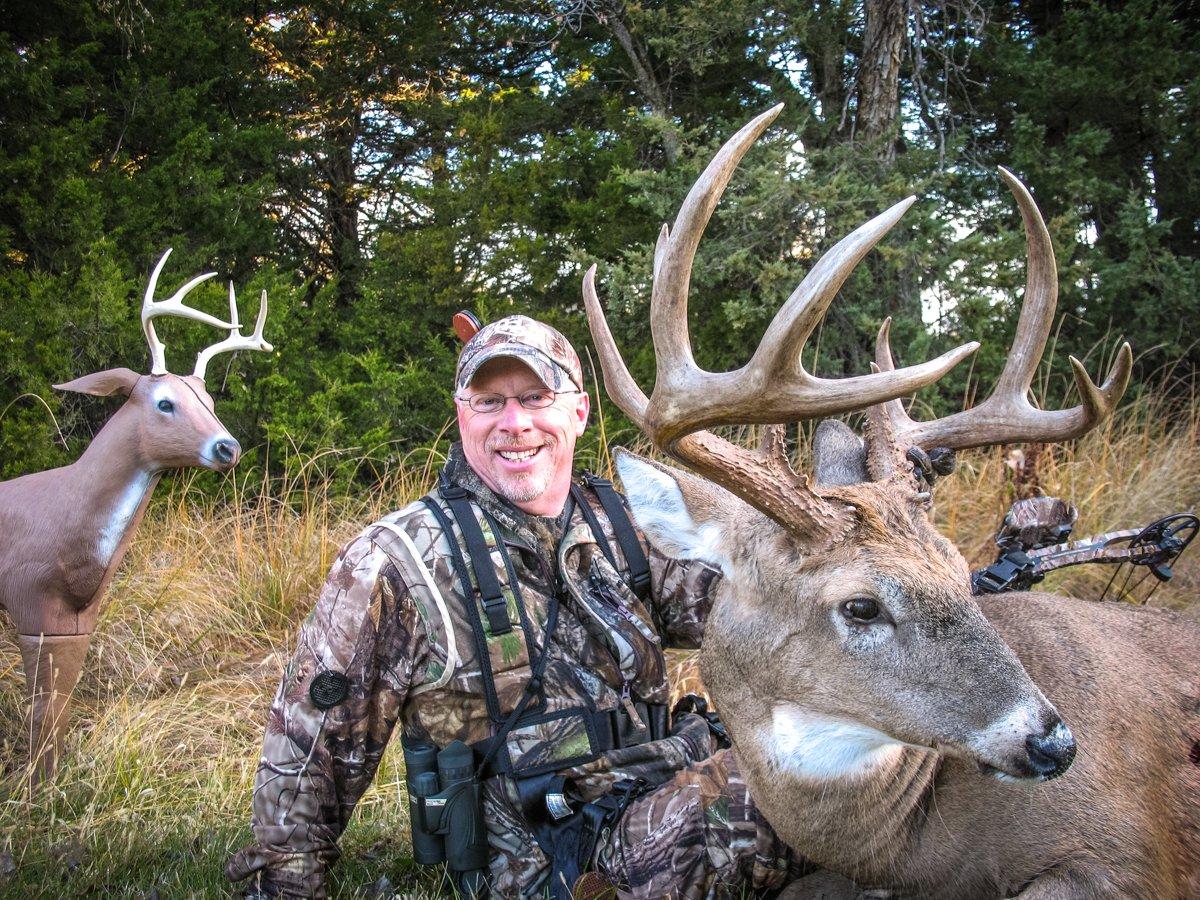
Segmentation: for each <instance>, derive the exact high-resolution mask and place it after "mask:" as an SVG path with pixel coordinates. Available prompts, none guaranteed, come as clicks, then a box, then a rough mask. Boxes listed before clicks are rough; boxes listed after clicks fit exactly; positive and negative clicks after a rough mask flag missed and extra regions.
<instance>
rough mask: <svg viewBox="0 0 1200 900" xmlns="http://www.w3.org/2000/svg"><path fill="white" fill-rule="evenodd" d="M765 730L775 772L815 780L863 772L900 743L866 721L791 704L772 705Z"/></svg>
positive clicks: (896, 749)
mask: <svg viewBox="0 0 1200 900" xmlns="http://www.w3.org/2000/svg"><path fill="white" fill-rule="evenodd" d="M765 730H766V731H767V732H768V733H767V735H765V737H766V738H767V740H766V742H765V743H766V745H767V746H769V747H770V748H771V751H770V752H771V756H772V758H773V761H774V762H775V764H776V765H777V766H778V767H779V770H780V772H781V773H783V774H788V775H795V776H799V777H801V778H809V779H813V780H815V781H826V780H831V779H837V778H846V777H848V776H855V775H865V774H866V773H867V772H869V771H870V770H871V769H873V768H874V767H875V766H878V765H880V764H881V763H884V762H886V761H888V760H890V759H892V758H894V757H895V756H896V754H898V753H899V752H900V751H901V749H902V748H903V747H904V744H903V743H901V742H900V741H897V740H896V739H895V738H892V737H889V736H888V735H886V734H884V733H883V732H882V731H878V730H876V729H874V728H871V727H870V726H869V725H861V724H859V723H858V722H851V721H848V720H846V719H835V718H831V717H828V716H821V715H817V714H815V713H810V712H808V711H806V710H804V709H802V708H801V707H799V706H796V705H795V704H792V703H778V704H776V705H775V709H774V711H773V713H772V717H771V725H770V727H769V729H765Z"/></svg>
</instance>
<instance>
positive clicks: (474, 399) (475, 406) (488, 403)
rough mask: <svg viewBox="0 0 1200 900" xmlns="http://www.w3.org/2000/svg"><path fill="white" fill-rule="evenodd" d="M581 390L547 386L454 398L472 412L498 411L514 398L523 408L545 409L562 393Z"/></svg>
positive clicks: (577, 392)
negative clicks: (512, 393)
mask: <svg viewBox="0 0 1200 900" xmlns="http://www.w3.org/2000/svg"><path fill="white" fill-rule="evenodd" d="M581 393H583V392H582V391H552V390H550V389H549V388H534V389H533V390H531V391H525V392H523V393H520V394H514V395H510V396H507V397H506V396H505V395H504V394H493V393H486V394H473V395H472V396H470V397H455V398H454V399H455V400H458V401H461V402H462V403H465V404H467V406H469V407H471V409H472V410H473V411H474V412H477V413H484V414H485V415H486V414H488V413H498V412H500V410H502V409H504V406H505V404H506V403H508V401H509V400H516V401H517V402H518V403H520V404H521V406H523V407H524V408H525V409H545V408H546V407H548V406H553V405H554V401H555V400H557V399H558V398H559V397H561V396H562V395H563V394H581Z"/></svg>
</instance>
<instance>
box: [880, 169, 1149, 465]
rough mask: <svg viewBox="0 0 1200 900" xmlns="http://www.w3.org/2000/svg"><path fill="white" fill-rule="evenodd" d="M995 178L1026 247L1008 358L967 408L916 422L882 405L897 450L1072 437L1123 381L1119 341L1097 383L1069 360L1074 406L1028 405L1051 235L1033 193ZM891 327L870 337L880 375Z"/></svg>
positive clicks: (1048, 291)
mask: <svg viewBox="0 0 1200 900" xmlns="http://www.w3.org/2000/svg"><path fill="white" fill-rule="evenodd" d="M1000 176H1001V178H1003V179H1004V182H1005V184H1007V185H1008V189H1009V190H1010V191H1011V192H1012V194H1013V196H1014V197H1015V198H1016V201H1017V206H1018V208H1019V209H1020V210H1021V219H1022V221H1023V222H1024V225H1025V237H1026V240H1027V242H1028V244H1029V251H1028V262H1027V267H1026V282H1025V297H1024V300H1023V301H1022V304H1021V316H1020V318H1019V319H1018V320H1017V332H1016V336H1015V337H1014V338H1013V344H1012V348H1011V349H1010V350H1009V351H1008V360H1007V362H1005V364H1004V371H1003V372H1002V373H1001V374H1000V378H999V380H998V381H997V382H996V388H995V390H994V391H993V392H992V395H991V396H990V397H988V398H987V399H986V400H984V401H983V402H982V403H980V404H979V405H978V406H976V407H973V408H972V409H968V410H964V411H962V412H959V413H954V414H953V415H950V416H946V417H944V418H941V419H935V420H933V421H930V422H915V421H913V420H912V419H911V418H909V416H908V414H907V413H905V411H904V407H903V405H902V404H901V403H900V401H899V400H893V401H889V402H888V403H886V404H884V409H883V413H884V414H885V415H884V421H879V419H878V418H876V424H877V427H886V426H888V425H890V428H891V430H892V432H893V438H894V442H895V444H896V445H897V447H898V448H899V449H901V450H903V449H905V448H906V447H913V446H918V447H923V448H926V449H928V448H930V447H951V448H953V449H956V450H961V449H965V448H967V447H986V446H990V445H993V444H1006V443H1012V442H1015V441H1044V442H1049V443H1053V442H1057V441H1066V440H1070V439H1072V438H1077V437H1079V436H1080V435H1082V434H1085V433H1086V432H1088V431H1090V430H1091V429H1093V428H1095V427H1096V425H1098V424H1099V423H1100V422H1101V421H1103V420H1104V419H1105V418H1106V417H1107V416H1108V415H1110V414H1111V413H1112V411H1113V408H1114V407H1115V406H1116V404H1117V402H1118V401H1119V400H1120V399H1121V396H1122V395H1123V394H1124V393H1125V388H1126V387H1127V386H1128V384H1129V375H1130V372H1131V371H1132V368H1133V352H1132V351H1131V350H1130V348H1129V344H1128V343H1123V344H1121V346H1120V347H1119V348H1118V350H1117V356H1116V359H1115V360H1114V361H1113V364H1112V367H1111V368H1110V369H1109V372H1108V377H1107V378H1105V379H1104V383H1103V384H1102V385H1100V386H1099V387H1097V386H1096V384H1095V382H1093V381H1092V379H1091V378H1090V377H1089V376H1088V373H1087V370H1086V369H1085V368H1084V367H1083V363H1081V362H1080V361H1079V360H1077V359H1076V358H1075V357H1073V356H1072V357H1070V360H1071V369H1072V371H1073V373H1074V376H1075V385H1076V387H1078V389H1079V396H1080V399H1081V403H1080V405H1079V406H1076V407H1073V408H1071V409H1059V410H1047V409H1037V408H1036V407H1034V406H1033V404H1032V403H1030V401H1029V388H1030V385H1031V384H1032V383H1033V376H1034V374H1035V372H1036V371H1037V367H1038V363H1039V362H1040V361H1041V358H1042V352H1043V351H1044V350H1045V348H1046V340H1047V338H1048V337H1049V335H1050V328H1051V326H1052V325H1053V324H1054V311H1055V307H1056V305H1057V303H1058V273H1057V268H1056V266H1055V261H1054V247H1053V245H1052V244H1051V242H1050V232H1049V231H1047V229H1046V223H1045V221H1044V220H1043V219H1042V215H1041V213H1040V212H1038V208H1037V205H1036V204H1035V203H1034V202H1033V197H1031V196H1030V195H1029V191H1028V190H1027V189H1026V188H1025V185H1023V184H1022V183H1021V182H1020V181H1019V180H1018V179H1017V177H1016V176H1015V175H1013V174H1012V172H1010V171H1008V170H1007V169H1005V168H1001V169H1000ZM890 327H891V320H890V319H888V320H885V321H884V323H883V326H882V327H881V328H880V329H879V336H878V338H877V339H876V342H875V364H876V365H877V366H878V367H879V369H880V370H882V371H884V372H888V371H891V370H892V369H893V368H894V363H893V361H892V350H891V346H890V344H889V341H888V332H889V330H890Z"/></svg>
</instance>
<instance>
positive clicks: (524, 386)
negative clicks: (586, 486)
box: [455, 356, 590, 516]
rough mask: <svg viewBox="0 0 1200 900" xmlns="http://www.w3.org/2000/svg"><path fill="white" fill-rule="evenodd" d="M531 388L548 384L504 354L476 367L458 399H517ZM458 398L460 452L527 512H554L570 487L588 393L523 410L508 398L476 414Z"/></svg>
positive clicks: (489, 482)
mask: <svg viewBox="0 0 1200 900" xmlns="http://www.w3.org/2000/svg"><path fill="white" fill-rule="evenodd" d="M533 390H543V391H544V390H548V388H547V387H546V385H544V384H543V383H542V381H541V379H539V378H538V377H537V376H536V375H535V374H534V373H533V370H531V369H530V368H529V367H528V366H527V365H525V364H524V363H523V362H521V361H520V360H518V359H514V358H513V357H507V356H503V357H497V358H496V359H493V360H490V361H489V362H487V363H485V364H484V365H483V366H482V367H481V368H480V369H479V371H478V372H477V373H476V374H475V377H474V378H473V379H471V384H470V385H469V386H468V388H467V389H466V390H465V391H463V392H462V398H467V397H472V396H475V395H478V394H490V393H495V394H501V395H503V396H506V397H512V398H516V397H517V396H519V395H521V394H524V393H525V392H527V391H533ZM462 398H460V399H458V400H456V401H455V406H456V407H457V409H458V430H459V434H460V435H461V436H462V445H463V453H464V454H465V455H466V457H467V462H468V463H470V465H471V468H472V469H474V470H475V472H476V474H478V475H479V477H480V478H482V479H483V482H484V484H486V485H487V486H488V487H489V488H491V489H492V490H493V491H495V492H496V494H498V495H499V496H501V497H503V498H505V499H506V500H508V501H509V502H510V503H512V504H514V505H515V506H516V507H517V508H518V509H521V510H523V511H525V512H527V513H529V514H531V515H535V516H555V515H558V514H559V513H560V512H561V511H562V508H563V504H564V503H565V502H566V499H567V494H568V493H569V492H570V489H571V468H572V465H573V463H574V458H575V441H576V439H577V438H578V437H579V436H580V435H581V434H583V429H584V427H585V426H586V425H587V417H588V410H589V409H590V402H589V400H588V395H587V394H586V393H583V392H580V393H571V394H560V395H559V396H558V397H556V398H555V400H554V403H553V404H551V405H550V406H548V407H546V408H545V409H525V408H524V407H523V406H521V404H520V403H518V402H517V401H516V399H511V400H508V401H506V402H505V404H504V408H503V409H501V410H500V411H499V412H494V413H478V412H475V411H474V410H472V409H471V407H470V406H469V405H468V404H467V403H466V401H465V399H462Z"/></svg>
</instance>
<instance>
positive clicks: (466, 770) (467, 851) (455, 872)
mask: <svg viewBox="0 0 1200 900" xmlns="http://www.w3.org/2000/svg"><path fill="white" fill-rule="evenodd" d="M402 745H403V748H404V767H405V772H406V774H405V781H406V783H407V786H408V808H409V813H410V817H411V819H412V843H413V859H414V860H416V862H418V863H420V864H422V865H426V866H434V865H438V864H439V863H443V862H444V863H445V864H446V869H447V871H449V873H450V877H451V879H452V880H453V881H454V885H455V887H456V888H457V890H458V892H459V894H460V895H461V896H463V897H468V898H472V900H483V898H486V897H487V893H488V892H487V877H486V876H487V865H488V847H487V831H486V830H485V829H484V825H483V794H482V792H481V787H480V784H479V781H478V780H477V779H476V777H475V756H474V754H473V753H472V752H471V748H470V747H468V746H467V745H466V744H464V743H463V742H462V741H454V742H453V743H451V744H449V745H448V746H447V747H446V749H444V750H440V751H439V750H438V748H437V747H436V746H434V745H433V744H427V743H421V742H414V743H412V744H409V743H408V742H404V741H402Z"/></svg>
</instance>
